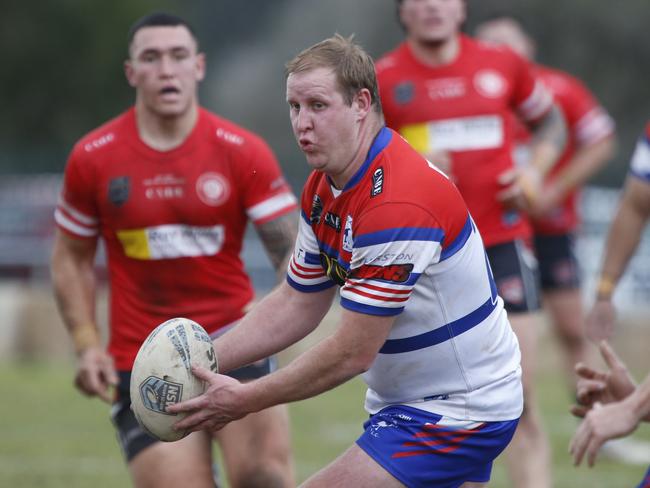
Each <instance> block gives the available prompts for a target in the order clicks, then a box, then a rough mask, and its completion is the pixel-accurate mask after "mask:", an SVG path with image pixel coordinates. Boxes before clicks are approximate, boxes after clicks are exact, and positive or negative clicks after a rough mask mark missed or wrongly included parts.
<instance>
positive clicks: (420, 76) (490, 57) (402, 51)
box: [377, 35, 553, 246]
mask: <svg viewBox="0 0 650 488" xmlns="http://www.w3.org/2000/svg"><path fill="white" fill-rule="evenodd" d="M377 78H378V82H379V88H380V95H381V102H382V106H383V109H384V115H385V117H386V124H387V125H388V126H389V127H391V128H393V129H395V130H397V131H398V132H400V134H402V135H403V136H404V137H405V138H406V140H407V141H409V143H410V144H411V145H412V146H413V147H414V148H415V149H417V150H418V151H419V152H420V153H421V154H424V155H427V154H429V153H432V152H434V151H445V152H447V153H449V155H450V156H451V159H452V164H451V175H450V176H452V177H453V179H454V180H455V182H456V184H457V186H458V189H459V190H460V192H461V194H462V195H463V198H464V199H465V201H466V202H467V206H468V207H469V209H470V212H471V213H472V216H473V218H474V219H475V220H476V224H477V225H478V228H479V230H480V232H481V234H482V236H483V239H484V241H485V245H486V246H492V245H495V244H499V243H502V242H507V241H511V240H513V239H517V238H527V237H529V236H530V235H531V228H530V224H529V222H528V220H527V217H525V216H524V215H523V214H521V213H520V212H516V211H513V210H509V209H506V208H505V207H504V206H503V205H502V204H501V203H499V202H498V201H497V198H496V195H497V193H498V192H499V191H501V190H503V187H502V186H501V185H500V184H499V183H498V177H499V175H500V174H502V173H504V172H506V171H508V170H510V169H511V168H513V164H514V163H513V158H512V148H513V144H514V130H515V128H514V120H513V117H512V114H513V113H516V114H517V116H518V117H520V118H522V119H523V120H525V121H531V122H532V121H536V120H538V119H539V118H541V117H542V116H544V115H545V114H546V113H547V112H548V110H550V108H551V106H552V102H553V99H552V95H551V94H550V92H549V91H548V90H547V89H546V88H544V85H543V84H542V83H541V82H539V80H537V78H536V77H535V75H534V73H533V70H532V67H531V65H530V63H528V62H527V61H526V60H524V59H523V58H521V57H519V56H518V55H516V54H515V53H514V52H512V51H511V50H509V49H506V48H503V47H499V46H494V45H488V44H484V43H481V42H478V41H475V40H474V39H471V38H469V37H467V36H464V35H461V36H460V51H459V54H458V56H457V58H456V59H455V60H454V61H452V62H451V63H449V64H446V65H441V66H435V67H432V66H428V65H425V64H423V63H422V62H420V61H419V60H417V59H416V58H415V56H414V55H413V53H412V51H411V48H410V47H409V45H408V43H406V42H404V43H402V44H401V45H400V46H398V47H397V48H396V49H395V50H394V51H392V52H390V53H388V54H387V55H385V56H384V57H383V58H381V59H380V60H379V61H378V62H377Z"/></svg>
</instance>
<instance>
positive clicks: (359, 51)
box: [285, 34, 381, 113]
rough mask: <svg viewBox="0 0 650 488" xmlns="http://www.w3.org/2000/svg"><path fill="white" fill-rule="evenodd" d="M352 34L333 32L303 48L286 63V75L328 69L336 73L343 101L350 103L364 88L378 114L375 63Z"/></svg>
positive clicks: (378, 102) (379, 104)
mask: <svg viewBox="0 0 650 488" xmlns="http://www.w3.org/2000/svg"><path fill="white" fill-rule="evenodd" d="M353 38H354V36H350V37H347V38H346V37H343V36H342V35H340V34H335V35H334V36H333V37H330V38H329V39H325V40H324V41H321V42H319V43H317V44H314V45H313V46H311V47H309V48H307V49H305V50H304V51H302V52H301V53H300V54H298V55H297V56H296V57H295V58H293V59H292V60H291V61H289V62H288V63H287V64H286V71H285V74H286V76H289V75H290V74H292V73H299V72H301V71H308V70H311V69H315V68H330V69H332V71H334V73H335V75H336V80H337V82H338V85H339V88H340V90H341V93H342V94H343V98H344V100H345V101H346V103H347V104H348V105H349V104H351V103H352V100H353V98H354V96H355V95H356V94H357V93H358V92H359V90H361V89H363V88H366V89H368V91H369V92H370V100H371V103H372V105H373V106H374V108H375V111H376V112H378V113H381V101H380V100H379V88H378V86H377V76H376V75H375V64H374V63H373V61H372V58H371V57H370V55H369V54H368V53H367V52H366V51H364V50H363V48H362V47H361V46H359V45H358V44H355V43H354V41H353Z"/></svg>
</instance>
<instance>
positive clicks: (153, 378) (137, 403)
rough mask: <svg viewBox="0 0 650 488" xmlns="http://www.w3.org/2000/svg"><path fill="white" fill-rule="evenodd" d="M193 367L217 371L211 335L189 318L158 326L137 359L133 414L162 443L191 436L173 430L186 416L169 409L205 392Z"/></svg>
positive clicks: (134, 371)
mask: <svg viewBox="0 0 650 488" xmlns="http://www.w3.org/2000/svg"><path fill="white" fill-rule="evenodd" d="M192 365H197V366H203V367H204V368H207V369H210V370H211V371H213V372H215V373H216V372H218V366H217V357H216V355H215V352H214V348H213V347H212V340H211V339H210V336H209V335H208V333H207V332H206V331H205V329H203V327H201V326H200V325H199V324H197V323H196V322H194V321H192V320H189V319H186V318H175V319H171V320H168V321H167V322H163V323H162V324H160V325H159V326H158V327H156V328H155V329H154V330H153V331H152V332H151V334H149V336H148V337H147V338H146V339H145V341H144V342H143V343H142V346H141V347H140V350H139V351H138V355H137V356H136V358H135V362H134V363H133V369H132V371H131V385H130V391H131V405H132V408H133V412H134V414H135V418H136V419H137V420H138V423H139V424H140V426H141V427H142V428H143V429H144V430H145V431H147V432H148V433H149V434H151V435H152V436H154V437H155V438H157V439H159V440H161V441H165V442H171V441H177V440H179V439H182V438H183V437H185V436H186V435H187V434H189V432H184V431H176V430H174V429H172V425H174V424H175V423H176V422H178V421H179V420H181V419H182V418H183V417H185V416H186V415H187V414H184V413H183V414H173V413H169V412H167V407H169V406H170V405H172V404H174V403H179V402H183V401H185V400H189V399H190V398H194V397H196V396H199V395H201V394H202V393H203V392H204V391H205V384H204V382H203V380H200V379H199V378H197V377H196V376H194V375H193V374H192V370H191V366H192Z"/></svg>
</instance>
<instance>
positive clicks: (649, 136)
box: [630, 122, 650, 183]
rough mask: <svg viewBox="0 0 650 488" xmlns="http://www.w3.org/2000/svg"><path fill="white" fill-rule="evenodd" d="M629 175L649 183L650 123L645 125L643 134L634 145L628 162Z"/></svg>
mask: <svg viewBox="0 0 650 488" xmlns="http://www.w3.org/2000/svg"><path fill="white" fill-rule="evenodd" d="M630 174H632V175H633V176H635V177H637V178H640V179H642V180H643V181H645V182H646V183H650V122H648V123H647V124H646V126H645V132H644V133H643V134H642V135H641V137H640V138H639V140H638V142H637V143H636V148H635V149H634V154H633V155H632V161H631V162H630Z"/></svg>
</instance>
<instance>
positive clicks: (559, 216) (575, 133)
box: [515, 65, 615, 235]
mask: <svg viewBox="0 0 650 488" xmlns="http://www.w3.org/2000/svg"><path fill="white" fill-rule="evenodd" d="M535 72H536V73H537V75H538V76H539V78H540V79H541V80H542V82H543V83H544V85H546V86H547V87H548V89H549V90H551V92H552V93H553V96H554V98H555V102H556V103H557V105H558V107H559V108H560V110H561V111H562V113H563V115H564V118H565V121H566V124H567V129H568V136H569V137H568V138H567V144H566V147H565V149H564V153H563V154H562V156H561V157H560V159H559V160H558V162H557V163H556V164H555V166H553V168H552V169H551V172H550V173H549V175H548V181H549V182H551V181H553V179H554V178H557V176H558V174H560V173H561V172H562V171H564V170H565V169H566V167H567V166H568V165H569V164H570V163H571V159H572V158H573V156H574V155H575V152H576V150H578V149H579V148H581V147H584V146H589V145H591V144H595V143H597V142H599V141H601V140H603V139H605V138H607V137H611V136H612V135H613V134H614V130H615V124H614V121H613V119H612V118H611V117H610V115H609V114H608V113H607V111H606V110H605V109H604V108H603V107H602V106H601V105H600V104H599V103H598V101H597V100H596V98H595V97H594V96H593V95H592V93H591V92H590V91H589V89H588V88H587V87H586V86H585V85H584V83H582V82H581V81H580V80H578V79H577V78H575V77H573V76H571V75H569V74H568V73H565V72H563V71H559V70H556V69H552V68H549V67H546V66H542V65H536V66H535ZM516 139H517V140H516V144H517V146H518V148H517V149H516V154H517V155H519V156H515V157H516V159H518V161H517V162H518V163H522V164H526V162H527V161H526V160H527V158H528V151H527V150H526V147H527V145H528V143H529V141H530V134H529V132H528V130H527V129H526V127H525V126H524V125H523V124H521V123H519V124H518V130H517V137H516ZM578 198H579V188H576V189H575V190H574V191H572V192H570V193H569V194H568V195H567V197H566V199H565V200H564V202H562V205H561V206H559V207H558V208H556V209H554V210H553V211H552V212H551V213H550V214H549V215H547V216H544V217H543V218H540V219H535V220H533V228H534V232H535V233H536V234H540V235H557V234H566V233H567V232H572V231H573V230H575V228H576V227H577V226H578V224H579V223H580V216H579V215H578Z"/></svg>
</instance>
